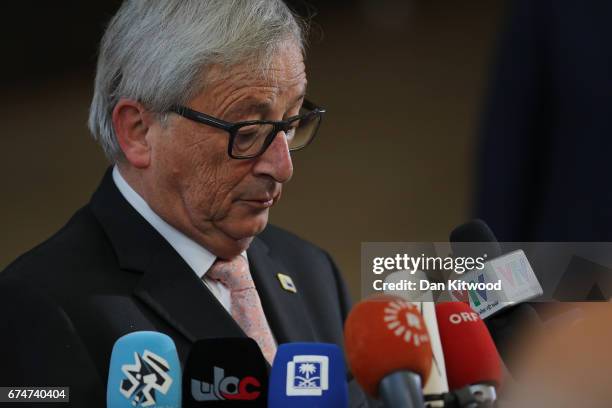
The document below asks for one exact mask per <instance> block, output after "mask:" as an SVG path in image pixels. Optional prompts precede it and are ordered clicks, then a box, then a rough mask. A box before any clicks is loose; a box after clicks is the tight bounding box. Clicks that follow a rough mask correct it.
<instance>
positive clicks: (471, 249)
mask: <svg viewBox="0 0 612 408" xmlns="http://www.w3.org/2000/svg"><path fill="white" fill-rule="evenodd" d="M449 240H450V241H451V245H452V248H453V254H454V255H455V256H457V255H460V256H482V255H483V253H486V254H487V255H488V261H487V262H486V263H485V269H483V270H482V271H481V273H483V274H485V275H486V276H487V277H486V278H485V280H487V281H494V280H497V279H502V280H503V281H504V286H502V292H503V294H504V296H505V297H507V298H510V299H511V300H512V301H513V302H512V303H504V302H497V301H495V298H496V296H495V294H494V293H489V294H488V296H489V297H488V298H487V299H484V298H482V297H481V294H480V293H471V296H468V295H467V294H465V295H464V296H465V297H464V298H458V297H457V296H453V300H457V301H462V302H466V303H468V302H469V304H470V306H471V307H472V309H473V310H474V311H475V312H477V313H478V314H479V315H480V317H481V319H483V320H484V322H485V324H486V325H487V328H488V330H489V332H490V334H491V336H492V337H493V339H494V341H495V344H496V345H497V348H498V350H499V353H500V354H501V355H502V357H503V360H504V361H509V360H510V353H511V351H512V350H511V348H512V345H513V340H515V339H516V335H517V332H518V331H519V329H520V330H524V329H526V328H529V329H532V330H533V329H535V328H539V327H541V325H542V323H541V320H540V318H539V317H538V313H537V312H536V311H535V309H534V308H533V307H532V306H531V305H529V304H526V303H522V302H524V301H527V300H529V299H532V298H535V297H537V296H538V295H541V294H542V293H543V290H542V287H541V285H540V284H539V282H538V280H537V278H536V276H535V274H534V273H533V270H531V266H530V264H529V261H528V260H527V257H526V256H525V254H524V253H523V251H521V250H518V251H513V252H510V253H508V254H502V250H501V247H500V245H499V242H498V241H497V238H496V237H495V234H493V231H491V229H490V228H489V226H488V225H487V224H486V223H485V222H484V221H482V220H480V219H475V220H471V221H469V222H467V223H465V224H463V225H460V226H458V227H457V228H455V229H454V230H453V231H452V232H451V234H450V238H449ZM470 243H479V245H478V246H477V247H476V246H475V245H473V244H470ZM476 252H478V253H476ZM499 264H501V265H503V264H506V265H521V267H522V268H524V269H522V270H521V271H520V273H521V276H522V279H520V280H519V279H516V280H514V281H513V283H508V281H507V280H506V277H505V276H504V274H498V273H497V272H496V269H498V268H497V267H496V265H499ZM469 273H470V272H466V274H465V275H464V278H467V276H466V275H468V274H469ZM506 273H511V274H516V273H517V271H515V270H513V269H512V267H509V268H508V269H506ZM474 280H477V279H474ZM513 284H514V286H516V287H513Z"/></svg>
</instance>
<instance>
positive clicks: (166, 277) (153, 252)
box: [90, 169, 245, 342]
mask: <svg viewBox="0 0 612 408" xmlns="http://www.w3.org/2000/svg"><path fill="white" fill-rule="evenodd" d="M90 207H91V210H92V212H93V213H94V215H95V216H96V218H97V219H98V220H99V221H100V225H101V227H102V228H103V229H104V231H105V233H106V235H107V237H108V238H109V240H110V242H111V244H112V246H113V248H114V250H115V254H116V255H117V259H118V261H119V266H120V268H121V269H123V270H125V271H126V273H141V274H142V278H141V279H140V280H139V282H138V284H137V285H136V287H135V288H134V295H135V296H136V297H137V298H138V299H140V300H141V301H142V302H144V303H145V304H146V305H147V306H149V307H150V308H151V309H152V310H153V311H155V312H156V314H157V315H159V316H160V317H161V318H162V319H163V320H165V321H166V322H167V323H168V324H169V325H170V326H172V327H173V328H174V329H176V330H177V331H178V332H180V333H181V334H182V335H183V336H185V337H186V338H187V339H188V340H190V341H192V342H193V341H196V340H198V339H202V338H210V337H244V336H245V334H244V332H243V331H242V330H241V329H240V327H239V326H238V325H237V324H236V322H235V321H234V319H232V317H231V316H230V314H229V313H227V311H226V310H225V308H224V307H223V306H222V305H221V304H220V303H219V302H218V301H217V299H216V298H215V297H214V295H213V294H212V293H211V292H210V291H209V290H208V288H207V287H206V286H205V285H204V283H203V282H202V281H201V280H200V279H198V277H197V276H196V275H195V273H193V271H192V270H191V268H190V267H189V265H187V263H185V261H184V260H183V259H182V258H181V257H180V255H179V254H178V253H177V252H176V251H175V250H174V248H172V246H171V245H170V244H169V243H168V242H167V241H166V240H165V239H164V238H163V237H162V236H161V235H160V234H159V233H158V232H157V231H156V230H155V229H154V228H153V227H152V226H151V225H150V224H149V223H148V222H147V221H146V220H145V219H144V218H143V217H142V216H141V215H140V214H139V213H138V212H137V211H136V210H135V209H134V208H133V207H132V206H131V205H130V204H129V203H128V202H127V201H126V200H125V199H124V198H123V196H122V195H121V193H120V192H119V190H118V189H117V187H116V186H115V183H114V181H113V180H112V175H111V170H110V169H109V171H107V173H106V175H105V176H104V179H103V180H102V183H101V185H100V187H99V188H98V190H97V191H96V193H95V194H94V196H93V197H92V200H91V202H90Z"/></svg>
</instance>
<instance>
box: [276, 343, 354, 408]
mask: <svg viewBox="0 0 612 408" xmlns="http://www.w3.org/2000/svg"><path fill="white" fill-rule="evenodd" d="M346 374H347V373H346V364H345V363H344V356H343V354H342V350H341V349H340V347H338V346H336V345H335V344H326V343H285V344H281V345H280V346H279V347H278V350H277V352H276V357H274V364H273V365H272V373H271V374H270V388H269V392H268V407H269V408H285V407H296V408H300V407H302V408H311V407H318V408H326V407H329V408H343V407H348V385H347V382H346Z"/></svg>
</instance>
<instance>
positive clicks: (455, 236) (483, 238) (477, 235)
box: [449, 219, 502, 259]
mask: <svg viewBox="0 0 612 408" xmlns="http://www.w3.org/2000/svg"><path fill="white" fill-rule="evenodd" d="M449 241H450V242H451V246H452V249H453V253H454V254H455V255H456V256H457V255H460V256H479V255H480V256H482V254H483V253H486V254H487V256H488V258H489V259H493V258H496V257H498V256H500V255H501V253H502V252H501V248H500V246H499V243H498V242H497V238H496V237H495V234H493V231H491V228H489V226H488V225H487V224H486V223H485V222H484V221H483V220H480V219H474V220H471V221H468V222H466V223H465V224H462V225H460V226H458V227H457V228H455V229H454V230H453V231H452V232H451V233H450V237H449ZM471 242H481V243H482V244H481V245H478V246H477V248H476V246H475V245H474V244H469V243H471ZM462 243H466V244H462Z"/></svg>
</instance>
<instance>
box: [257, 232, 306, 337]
mask: <svg viewBox="0 0 612 408" xmlns="http://www.w3.org/2000/svg"><path fill="white" fill-rule="evenodd" d="M247 254H248V258H249V264H250V270H251V275H252V276H253V280H254V281H255V286H256V287H257V292H258V293H259V297H260V299H261V302H262V305H263V308H264V312H265V314H266V318H267V319H268V323H269V324H270V327H271V329H272V332H273V333H274V335H275V337H276V341H277V342H278V344H282V343H287V342H293V341H316V338H315V335H314V331H313V329H312V324H311V321H310V319H309V318H308V316H307V315H306V312H305V309H304V304H303V301H302V297H301V295H300V292H299V290H300V288H299V287H298V288H297V293H293V292H289V291H287V290H285V289H283V288H282V286H281V284H280V281H279V280H278V277H277V274H278V273H283V274H285V275H288V276H291V271H288V270H286V269H285V268H284V267H283V266H282V264H281V263H279V262H278V261H276V260H275V259H274V258H273V257H272V256H271V254H270V251H269V248H268V246H267V245H266V244H265V243H264V242H263V241H262V240H261V239H260V238H257V237H256V238H255V239H254V240H253V242H252V243H251V246H250V248H249V250H248V251H247Z"/></svg>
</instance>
